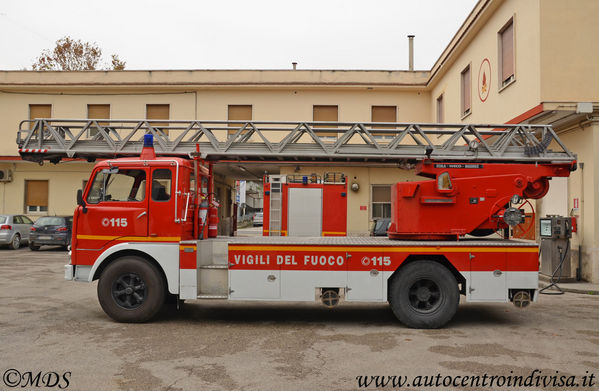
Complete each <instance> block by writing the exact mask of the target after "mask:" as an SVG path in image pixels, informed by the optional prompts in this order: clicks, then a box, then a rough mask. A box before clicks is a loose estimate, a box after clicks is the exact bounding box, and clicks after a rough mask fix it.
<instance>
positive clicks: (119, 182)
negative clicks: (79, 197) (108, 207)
mask: <svg viewBox="0 0 599 391" xmlns="http://www.w3.org/2000/svg"><path fill="white" fill-rule="evenodd" d="M145 190H146V172H145V171H144V170H118V172H116V173H105V172H102V171H98V172H97V173H96V177H95V178H94V182H93V183H92V186H91V189H90V190H89V193H88V194H87V203H88V204H97V203H99V202H103V201H112V202H114V201H121V202H122V201H129V202H131V201H143V199H144V198H145V196H146V191H145Z"/></svg>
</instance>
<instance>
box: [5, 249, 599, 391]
mask: <svg viewBox="0 0 599 391" xmlns="http://www.w3.org/2000/svg"><path fill="white" fill-rule="evenodd" d="M66 257H67V256H66V253H65V252H64V251H59V250H53V249H50V248H48V249H42V251H40V252H36V253H34V252H31V251H30V250H29V249H21V250H17V251H11V250H7V249H0V357H1V358H0V362H1V368H0V371H2V373H3V374H6V373H7V370H9V369H16V370H18V371H20V373H25V372H27V371H32V372H33V373H34V374H35V373H37V372H39V371H42V372H56V373H59V374H64V372H65V371H68V372H71V374H70V377H69V384H68V389H76V390H90V389H95V390H112V389H120V390H149V389H161V390H180V389H183V390H189V389H196V390H200V389H201V390H238V389H243V390H280V389H287V390H316V389H319V390H320V389H322V390H353V389H359V388H358V387H359V386H358V382H357V380H356V378H357V377H358V376H363V375H368V376H370V375H407V376H410V377H414V376H418V375H420V376H427V375H429V376H434V375H436V374H437V373H440V374H441V376H446V375H447V376H449V375H452V376H466V375H479V376H482V375H484V374H488V375H489V376H492V375H497V376H501V375H503V376H505V375H510V373H512V374H514V375H522V376H528V375H529V374H530V373H531V372H532V371H533V370H534V369H539V370H541V371H542V374H547V375H554V374H555V371H559V375H566V376H570V375H575V376H578V378H577V379H578V380H580V378H581V376H583V375H587V376H590V375H591V374H594V375H595V376H599V297H597V296H593V295H581V294H573V293H567V294H565V295H563V296H542V297H541V298H540V301H539V302H538V303H536V304H533V305H532V306H531V307H529V308H528V309H525V310H518V309H516V308H514V307H513V306H511V305H505V304H501V305H489V304H484V305H481V304H461V306H460V309H459V310H458V313H457V315H456V317H455V319H454V320H453V321H452V322H451V323H450V324H449V325H448V327H446V328H445V329H442V330H411V329H407V328H405V327H403V326H402V325H401V324H399V323H398V322H397V321H396V320H395V318H394V317H393V315H392V314H391V311H390V310H389V308H388V306H387V305H383V304H374V305H371V304H369V305H365V304H359V305H356V304H352V305H349V304H343V305H341V306H339V307H338V308H336V309H333V310H328V309H326V308H324V307H322V306H320V305H317V304H311V303H310V304H303V303H302V304H298V303H285V304H270V303H264V304H262V303H259V304H256V303H251V304H248V303H228V302H225V301H214V302H209V303H206V302H189V303H185V304H184V305H183V307H182V309H181V310H179V311H177V310H175V309H166V310H164V311H163V312H162V313H161V314H160V316H159V318H158V319H157V320H156V321H154V322H153V323H149V324H139V325H131V324H119V323H115V322H113V321H111V320H110V319H109V318H107V317H106V316H105V315H104V313H103V312H102V310H101V308H100V306H99V304H98V301H97V299H96V283H94V284H85V283H73V282H65V281H63V279H62V278H63V264H65V263H66V262H67V258H66ZM510 371H512V372H510ZM587 371H588V372H587ZM63 385H64V383H63ZM3 387H4V384H1V383H0V389H3ZM595 387H597V388H594V389H595V390H596V389H599V387H598V386H597V385H595ZM32 389H33V388H32ZM369 389H374V386H373V385H371V387H369ZM387 389H390V387H388V388H387ZM404 389H467V390H471V389H491V388H482V387H481V388H476V387H474V388H473V387H470V386H464V387H462V386H459V387H455V388H451V387H441V388H418V387H414V388H404ZM493 389H508V388H493ZM510 389H513V388H510ZM527 389H546V390H564V389H567V388H564V387H551V386H549V387H542V386H541V387H538V388H535V387H532V388H527ZM568 389H573V388H568ZM579 389H589V390H590V389H593V388H592V387H591V388H588V387H587V388H579Z"/></svg>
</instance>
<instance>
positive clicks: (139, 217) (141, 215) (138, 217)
mask: <svg viewBox="0 0 599 391" xmlns="http://www.w3.org/2000/svg"><path fill="white" fill-rule="evenodd" d="M147 214H148V213H147V212H146V211H145V210H144V211H143V212H141V213H140V214H139V216H137V219H138V220H139V219H141V218H142V217H143V216H145V215H147Z"/></svg>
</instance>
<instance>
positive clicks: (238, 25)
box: [0, 0, 477, 70]
mask: <svg viewBox="0 0 599 391" xmlns="http://www.w3.org/2000/svg"><path fill="white" fill-rule="evenodd" d="M476 2H477V0H452V1H448V0H395V1H392V0H370V1H367V0H362V1H354V0H345V1H341V0H319V1H317V0H295V1H287V0H278V1H276V0H245V1H238V0H221V1H217V0H212V1H203V0H196V1H183V0H181V1H177V0H171V1H165V0H163V1H155V0H146V1H137V0H119V1H115V0H103V1H94V2H91V1H90V2H88V1H82V0H52V1H48V0H44V1H38V0H32V1H24V0H2V1H1V2H0V69H1V70H20V69H31V65H32V64H33V63H34V62H35V59H36V58H37V57H38V56H39V55H40V53H41V52H42V50H44V49H52V48H54V46H55V42H56V40H58V39H60V38H62V37H64V36H70V37H71V38H74V39H81V40H83V41H88V42H94V43H96V44H97V45H98V46H99V47H100V48H102V50H103V57H104V59H105V61H103V63H104V64H107V63H108V59H109V58H110V55H111V54H117V55H118V56H119V57H120V58H121V59H123V60H125V61H126V63H127V65H126V69H290V68H291V63H292V62H293V61H296V62H297V63H298V69H384V70H401V69H408V38H407V35H408V34H414V35H415V36H416V37H415V39H414V68H415V69H416V70H429V69H430V68H431V67H432V65H433V64H434V62H435V61H436V60H437V58H438V57H439V55H440V54H441V52H442V51H443V49H445V47H446V46H447V44H448V43H449V41H450V40H451V38H452V37H453V35H454V34H455V33H456V31H457V30H458V28H459V27H460V26H461V24H462V23H463V22H464V20H465V19H466V17H467V16H468V14H469V13H470V11H471V10H472V8H473V7H474V5H475V4H476Z"/></svg>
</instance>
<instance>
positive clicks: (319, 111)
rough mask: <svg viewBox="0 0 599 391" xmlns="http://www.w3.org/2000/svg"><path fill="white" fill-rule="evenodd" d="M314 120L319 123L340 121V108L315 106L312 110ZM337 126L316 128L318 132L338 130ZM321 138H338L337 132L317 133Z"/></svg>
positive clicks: (318, 126)
mask: <svg viewBox="0 0 599 391" xmlns="http://www.w3.org/2000/svg"><path fill="white" fill-rule="evenodd" d="M312 116H313V117H312V118H313V119H314V122H318V121H334V122H337V121H339V107H338V106H332V105H328V106H322V105H314V107H313V109H312ZM336 127H337V126H336V125H330V126H329V125H317V126H315V127H314V128H315V129H316V130H318V129H322V128H336ZM316 134H317V135H318V136H320V137H337V132H332V133H329V132H317V133H316Z"/></svg>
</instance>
